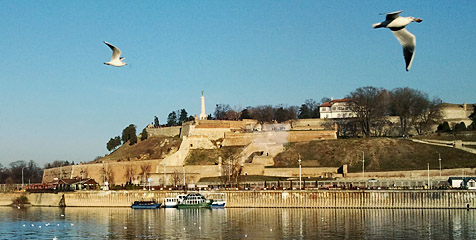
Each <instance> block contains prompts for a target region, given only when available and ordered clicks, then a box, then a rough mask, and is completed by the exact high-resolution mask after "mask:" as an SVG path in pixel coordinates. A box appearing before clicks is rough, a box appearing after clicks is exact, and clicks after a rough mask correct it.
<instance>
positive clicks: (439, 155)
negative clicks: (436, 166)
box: [438, 152, 441, 177]
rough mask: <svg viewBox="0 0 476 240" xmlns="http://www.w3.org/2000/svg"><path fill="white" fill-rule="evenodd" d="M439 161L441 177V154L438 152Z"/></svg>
mask: <svg viewBox="0 0 476 240" xmlns="http://www.w3.org/2000/svg"><path fill="white" fill-rule="evenodd" d="M438 161H439V162H440V177H441V154H440V152H438Z"/></svg>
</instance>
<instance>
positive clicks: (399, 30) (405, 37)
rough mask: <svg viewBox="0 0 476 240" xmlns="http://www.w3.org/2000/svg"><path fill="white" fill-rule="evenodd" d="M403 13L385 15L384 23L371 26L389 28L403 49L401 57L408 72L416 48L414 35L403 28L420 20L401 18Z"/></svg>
mask: <svg viewBox="0 0 476 240" xmlns="http://www.w3.org/2000/svg"><path fill="white" fill-rule="evenodd" d="M401 12H403V11H396V12H391V13H387V14H386V15H387V16H386V18H385V21H383V22H381V23H375V24H373V25H372V27H373V28H382V27H383V28H389V29H390V30H392V33H393V35H395V37H396V38H397V40H398V41H399V42H400V44H401V45H402V47H403V56H404V57H405V64H406V70H407V72H408V70H410V68H411V66H412V63H413V56H414V53H415V47H416V38H415V35H413V34H411V33H410V32H409V31H407V29H406V28H405V26H407V25H408V24H410V23H411V22H418V23H420V22H422V20H421V19H420V18H414V17H401V16H400V13H401Z"/></svg>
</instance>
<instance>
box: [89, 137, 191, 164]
mask: <svg viewBox="0 0 476 240" xmlns="http://www.w3.org/2000/svg"><path fill="white" fill-rule="evenodd" d="M181 142H182V140H181V139H179V138H172V137H150V138H148V139H146V140H144V141H139V142H138V143H137V144H135V145H132V146H129V144H128V143H126V144H123V145H122V146H121V147H119V148H118V149H116V150H115V151H113V152H112V153H110V154H109V155H106V156H105V157H103V158H101V159H99V160H97V161H98V162H102V161H106V162H107V161H135V160H148V159H162V158H165V157H166V156H167V155H170V154H172V153H174V152H176V151H177V150H178V148H179V147H180V143H181Z"/></svg>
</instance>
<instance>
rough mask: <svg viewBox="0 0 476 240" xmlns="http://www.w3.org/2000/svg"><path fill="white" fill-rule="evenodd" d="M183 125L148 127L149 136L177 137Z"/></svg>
mask: <svg viewBox="0 0 476 240" xmlns="http://www.w3.org/2000/svg"><path fill="white" fill-rule="evenodd" d="M181 128H182V127H181V126H174V127H163V128H146V131H147V133H148V134H149V136H154V137H155V136H167V137H175V136H179V135H180V129H181Z"/></svg>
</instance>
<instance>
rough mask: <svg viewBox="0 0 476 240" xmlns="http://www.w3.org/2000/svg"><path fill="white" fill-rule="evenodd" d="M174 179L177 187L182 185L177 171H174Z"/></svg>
mask: <svg viewBox="0 0 476 240" xmlns="http://www.w3.org/2000/svg"><path fill="white" fill-rule="evenodd" d="M172 179H173V181H174V185H175V187H177V185H180V179H181V178H180V174H179V172H178V171H177V170H174V174H173V175H172Z"/></svg>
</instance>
